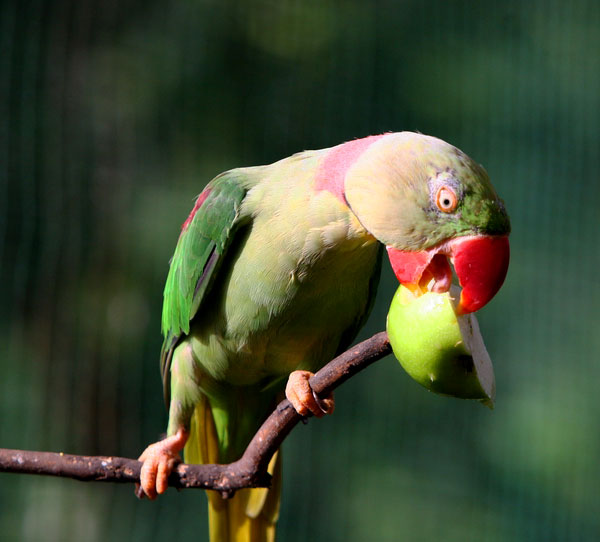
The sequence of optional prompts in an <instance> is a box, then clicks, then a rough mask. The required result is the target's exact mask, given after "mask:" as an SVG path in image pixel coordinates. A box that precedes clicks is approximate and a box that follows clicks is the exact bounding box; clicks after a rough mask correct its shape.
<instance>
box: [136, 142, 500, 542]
mask: <svg viewBox="0 0 600 542" xmlns="http://www.w3.org/2000/svg"><path fill="white" fill-rule="evenodd" d="M509 233H510V220H509V217H508V214H507V212H506V209H505V205H504V202H503V201H502V200H501V199H500V197H499V196H498V194H497V192H496V190H495V189H494V187H493V186H492V184H491V181H490V179H489V176H488V174H487V172H486V171H485V169H484V168H483V167H482V166H480V165H479V164H478V163H476V162H475V161H473V160H472V159H471V158H469V157H468V156H467V155H466V154H465V153H463V152H462V151H461V150H459V149H458V148H456V147H454V146H452V145H451V144H449V143H446V142H445V141H443V140H441V139H438V138H435V137H432V136H428V135H424V134H421V133H413V132H395V133H384V134H380V135H374V136H368V137H364V138H362V139H355V140H351V141H348V142H346V143H342V144H340V145H337V146H334V147H331V148H327V149H321V150H312V151H304V152H300V153H297V154H294V155H292V156H290V157H287V158H284V159H282V160H279V161H277V162H275V163H273V164H270V165H263V166H254V167H241V168H236V169H231V170H229V171H226V172H224V173H221V174H220V175H218V176H217V177H215V178H214V179H213V180H212V181H210V182H209V183H208V184H207V185H206V187H205V188H204V190H203V191H202V192H201V193H200V195H199V196H198V197H197V199H196V201H195V204H194V206H193V209H192V211H191V213H190V214H189V216H188V217H187V219H186V220H185V222H184V223H183V226H182V228H181V232H180V235H179V239H178V242H177V245H176V248H175V253H174V255H173V258H172V260H171V262H170V266H169V271H168V276H167V279H166V284H165V289H164V299H163V311H162V333H163V336H164V342H163V346H162V350H161V363H160V366H161V374H162V380H163V391H164V396H165V401H166V404H167V408H168V412H169V414H168V425H167V435H166V437H165V438H164V439H163V440H159V441H158V442H155V443H153V444H150V445H149V446H148V447H147V448H146V449H145V451H144V452H143V453H142V455H141V456H140V461H142V463H143V464H142V470H141V476H140V486H141V490H140V489H139V487H138V491H140V494H141V496H146V497H148V498H150V499H155V498H156V497H157V495H158V494H161V493H163V492H164V491H166V489H167V486H168V481H167V479H168V476H169V474H170V473H171V471H172V470H173V468H174V467H175V465H176V464H177V463H178V462H180V461H181V457H180V453H181V452H182V451H183V456H184V459H185V461H186V462H188V463H201V464H204V463H222V464H223V463H230V462H232V461H235V460H237V459H239V458H240V456H241V455H242V454H243V452H244V450H245V448H246V446H247V445H248V443H249V441H250V440H251V438H252V437H253V436H254V434H255V432H256V431H257V429H258V428H259V427H260V425H261V424H262V422H263V421H264V420H265V419H266V417H267V416H268V415H269V414H270V413H271V412H272V410H273V409H274V407H275V406H276V405H277V403H278V401H280V400H281V399H283V398H284V397H287V399H288V400H289V401H290V403H291V404H292V406H293V407H294V408H295V409H296V411H297V412H298V414H299V415H300V416H303V417H306V416H309V415H314V416H317V417H321V416H323V415H325V414H328V413H331V412H332V411H333V408H334V400H333V396H332V395H330V396H328V397H317V396H316V395H315V394H314V393H313V392H312V389H311V388H310V384H309V378H310V377H311V375H312V374H313V373H314V372H315V371H317V370H318V369H319V368H321V367H322V366H323V365H324V364H325V363H327V362H328V361H329V360H331V359H332V358H333V357H335V356H336V355H337V354H339V353H341V352H343V351H344V350H345V349H347V348H348V347H349V346H350V345H351V343H352V341H353V339H354V338H355V337H356V335H357V333H358V331H359V330H360V329H361V327H362V326H363V324H364V323H365V321H366V319H367V317H368V316H369V313H370V311H371V308H372V306H373V301H374V298H375V295H376V291H377V286H378V282H379V276H380V271H381V267H382V260H383V256H384V255H385V254H386V253H387V257H388V259H389V262H390V265H391V268H392V270H393V272H394V274H395V276H396V278H397V279H398V281H399V282H400V283H401V284H403V285H405V286H406V287H408V288H410V289H411V290H412V291H413V292H422V293H424V292H427V291H434V292H446V291H448V290H449V289H450V286H451V284H452V283H453V281H454V282H458V285H459V287H460V288H461V291H460V299H459V302H458V309H457V310H458V312H459V313H463V314H467V313H471V312H474V311H477V310H479V309H481V308H482V307H483V306H485V305H486V304H487V303H488V302H489V301H490V300H491V299H492V298H493V297H494V295H495V294H496V293H497V291H498V290H499V289H500V287H501V285H502V284H503V282H504V279H505V276H506V274H507V270H508V262H509V252H510V251H509V243H508V236H509ZM452 266H453V267H454V273H453V270H452ZM455 275H456V276H455ZM268 470H269V473H270V474H271V475H272V484H271V487H270V488H251V489H243V490H240V491H238V492H236V494H235V495H234V496H233V497H232V498H229V499H224V498H223V497H222V496H221V494H220V493H218V492H216V491H207V496H208V507H209V534H210V540H211V542H230V541H237V542H242V541H248V542H250V541H252V542H263V541H272V540H274V539H275V528H276V522H277V519H278V516H279V508H280V496H281V476H282V474H281V473H282V459H281V451H278V452H276V453H275V454H274V456H273V457H272V458H271V460H270V463H269V467H268Z"/></svg>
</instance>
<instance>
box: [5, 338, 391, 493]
mask: <svg viewBox="0 0 600 542" xmlns="http://www.w3.org/2000/svg"><path fill="white" fill-rule="evenodd" d="M390 353H391V347H390V344H389V342H388V338H387V334H386V333H385V332H381V333H377V334H376V335H373V337H371V338H370V339H367V340H366V341H363V342H361V343H359V344H357V345H356V346H354V347H352V348H350V349H349V350H347V351H346V352H344V353H343V354H341V355H339V356H338V357H336V358H335V359H333V360H332V361H330V362H329V363H328V364H327V365H325V366H324V367H323V368H322V369H321V370H320V371H318V372H317V373H316V374H315V375H314V376H313V377H312V378H311V379H310V381H309V382H310V385H311V387H312V389H313V390H314V392H315V393H316V394H317V395H321V396H323V397H326V396H328V395H329V393H330V392H332V391H333V390H334V389H335V388H337V387H338V386H340V385H341V384H342V383H344V382H345V381H346V380H348V379H349V378H351V377H352V376H354V375H355V374H356V373H358V372H359V371H361V370H362V369H364V368H365V367H368V366H369V365H371V363H374V362H375V361H378V360H380V359H381V358H383V357H385V356H387V355H388V354H390ZM300 420H302V417H301V416H299V415H298V414H297V412H296V411H295V410H294V408H293V407H292V405H291V404H290V402H289V401H288V400H287V399H285V400H283V401H281V403H279V405H277V408H276V409H275V410H274V411H273V413H272V414H271V415H270V416H269V417H268V418H267V419H266V420H265V422H264V423H263V424H262V426H261V427H260V429H259V430H258V431H257V433H256V435H254V438H253V439H252V441H251V442H250V444H249V445H248V447H247V448H246V451H245V452H244V455H243V456H242V457H241V458H240V459H239V460H238V461H235V462H234V463H230V464H228V465H189V464H185V463H181V464H179V465H178V466H177V468H176V469H174V471H173V473H172V474H171V477H170V478H169V485H170V486H172V487H177V488H191V487H195V488H202V489H214V490H217V491H220V492H221V493H222V494H223V496H225V497H228V496H231V495H232V494H233V493H234V492H235V491H237V490H238V489H242V488H245V487H268V486H269V484H270V476H269V474H268V473H267V465H268V464H269V460H270V459H271V457H272V456H273V454H274V453H275V451H277V449H279V446H280V445H281V443H282V442H283V440H284V439H285V438H286V437H287V435H288V434H289V433H290V431H291V430H292V429H293V428H294V427H295V426H296V424H297V423H298V422H299V421H300ZM141 466H142V463H141V462H139V461H137V460H135V459H127V458H124V457H109V456H106V457H105V456H83V455H69V454H63V453H52V452H32V451H25V450H8V449H0V472H14V473H21V474H45V475H50V476H60V477H64V478H73V479H75V480H82V481H96V482H120V483H130V482H139V480H140V469H141Z"/></svg>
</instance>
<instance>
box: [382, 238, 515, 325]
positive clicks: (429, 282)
mask: <svg viewBox="0 0 600 542" xmlns="http://www.w3.org/2000/svg"><path fill="white" fill-rule="evenodd" d="M387 252H388V257H389V259H390V264H391V266H392V269H393V271H394V274H395V275H396V278H397V279H398V281H399V282H400V283H402V284H403V285H405V286H406V287H408V288H409V289H411V290H412V291H413V292H415V293H418V292H420V293H425V292H427V291H432V292H436V293H444V292H447V291H448V290H449V289H450V285H451V284H452V269H451V267H450V263H449V261H448V259H450V260H451V261H452V264H453V265H454V270H455V271H456V276H457V278H458V282H459V284H460V286H461V287H462V292H461V296H460V302H459V305H458V308H457V311H458V312H459V313H460V314H467V313H469V312H475V311H477V310H479V309H480V308H481V307H483V306H484V305H486V304H487V303H488V302H489V301H490V300H491V299H492V297H494V295H496V292H497V291H498V290H499V289H500V287H501V286H502V283H503V282H504V278H505V277H506V272H507V270H508V262H509V256H510V250H509V244H508V237H506V236H501V237H500V236H497V237H494V236H469V237H459V238H457V239H453V240H451V241H448V242H446V243H443V244H441V245H438V246H436V247H433V248H431V249H429V250H422V251H416V252H415V251H404V250H398V249H395V248H393V247H389V246H388V247H387Z"/></svg>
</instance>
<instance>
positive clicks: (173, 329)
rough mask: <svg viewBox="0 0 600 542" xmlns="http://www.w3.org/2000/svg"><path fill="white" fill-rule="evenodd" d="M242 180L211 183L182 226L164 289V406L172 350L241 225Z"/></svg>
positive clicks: (227, 176) (235, 173)
mask: <svg viewBox="0 0 600 542" xmlns="http://www.w3.org/2000/svg"><path fill="white" fill-rule="evenodd" d="M244 178H245V175H244V174H242V173H241V172H240V171H239V170H232V171H228V172H225V173H222V174H221V175H219V176H218V177H215V178H214V179H213V180H212V181H211V182H210V183H209V184H208V185H207V186H206V188H205V189H204V190H203V192H202V193H201V194H200V195H199V196H198V199H197V200H196V204H195V206H194V208H193V209H192V212H191V213H190V216H189V217H188V219H187V220H186V221H185V223H184V224H183V228H182V231H181V235H180V236H179V241H178V242H177V247H176V248H175V254H174V255H173V259H172V260H171V266H170V269H169V275H168V277H167V282H166V284H165V291H164V301H163V313H162V332H163V335H164V342H163V346H162V351H161V360H160V364H161V373H162V378H163V391H164V395H165V400H166V402H167V406H168V403H169V400H170V397H169V396H170V368H171V358H172V356H173V350H174V349H175V346H177V343H178V342H179V340H180V339H181V337H182V335H186V334H188V333H189V332H190V322H191V320H192V319H193V318H194V316H195V315H196V313H197V312H198V309H199V308H200V305H201V304H202V300H203V299H204V297H205V296H206V293H207V292H208V290H209V289H210V286H211V284H212V283H213V282H214V278H215V277H216V275H217V271H218V269H219V265H220V263H221V262H222V260H223V255H224V254H225V252H226V250H227V248H228V247H229V245H230V244H231V242H232V240H233V238H234V236H235V232H236V231H237V229H238V228H239V226H240V225H241V224H242V223H243V222H244V221H243V220H242V219H241V217H240V207H241V203H242V201H243V199H244V197H245V195H246V191H247V189H246V187H245V186H244V184H243V182H242V180H243V179H244Z"/></svg>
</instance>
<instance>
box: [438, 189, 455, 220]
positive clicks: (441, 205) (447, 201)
mask: <svg viewBox="0 0 600 542" xmlns="http://www.w3.org/2000/svg"><path fill="white" fill-rule="evenodd" d="M435 204H436V205H437V207H438V209H439V210H440V211H442V212H443V213H451V212H452V211H454V209H456V206H457V205H458V198H457V197H456V194H455V193H454V190H452V188H450V187H449V186H440V188H438V191H437V193H436V195H435Z"/></svg>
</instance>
